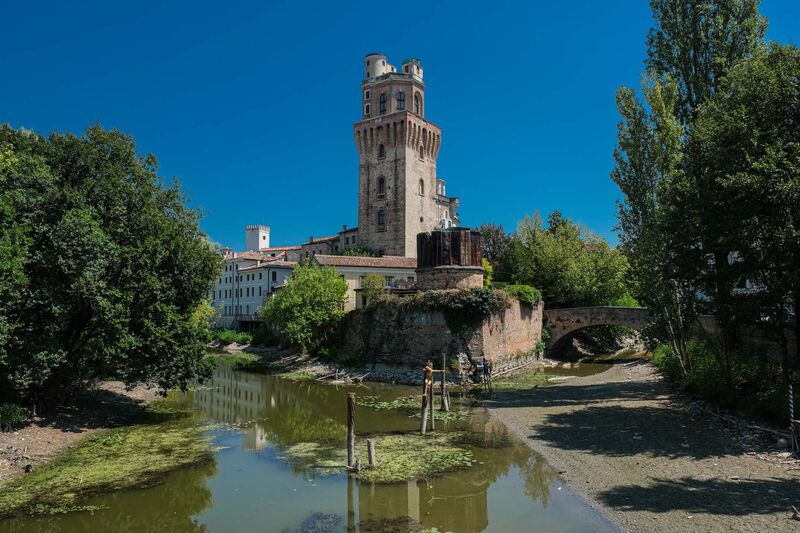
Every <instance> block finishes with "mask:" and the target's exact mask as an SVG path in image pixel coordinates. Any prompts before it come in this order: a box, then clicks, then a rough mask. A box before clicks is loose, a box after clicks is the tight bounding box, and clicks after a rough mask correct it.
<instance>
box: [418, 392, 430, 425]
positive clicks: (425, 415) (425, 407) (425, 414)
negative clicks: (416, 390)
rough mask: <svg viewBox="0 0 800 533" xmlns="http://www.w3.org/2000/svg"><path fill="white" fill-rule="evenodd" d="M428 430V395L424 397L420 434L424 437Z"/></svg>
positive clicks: (425, 394)
mask: <svg viewBox="0 0 800 533" xmlns="http://www.w3.org/2000/svg"><path fill="white" fill-rule="evenodd" d="M427 430H428V393H427V392H426V393H424V394H423V395H422V423H421V424H420V428H419V432H420V433H422V434H423V435H424V434H425V432H426V431H427Z"/></svg>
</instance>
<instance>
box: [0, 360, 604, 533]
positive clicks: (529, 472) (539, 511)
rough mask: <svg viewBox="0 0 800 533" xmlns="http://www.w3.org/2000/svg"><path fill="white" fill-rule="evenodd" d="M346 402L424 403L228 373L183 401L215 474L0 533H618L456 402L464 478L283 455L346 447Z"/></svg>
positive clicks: (387, 423) (449, 427)
mask: <svg viewBox="0 0 800 533" xmlns="http://www.w3.org/2000/svg"><path fill="white" fill-rule="evenodd" d="M348 392H355V393H356V394H357V395H359V396H377V397H378V398H379V399H380V400H384V401H389V400H394V399H397V398H401V397H406V396H409V395H412V394H417V393H418V392H419V391H418V390H417V388H416V387H414V388H412V387H405V386H393V385H384V384H368V385H361V386H334V385H329V384H321V383H317V382H313V381H299V382H296V381H290V380H285V379H281V378H278V377H276V376H271V375H263V374H255V373H250V372H244V371H240V370H235V369H232V368H231V367H229V366H226V365H221V366H220V367H219V368H217V370H216V372H215V373H214V376H213V378H212V380H211V381H210V382H207V383H206V384H205V385H204V386H203V387H201V388H198V389H197V390H194V391H191V392H189V393H187V394H186V396H185V397H183V398H182V400H184V401H187V402H191V404H192V405H193V406H194V409H195V411H196V412H197V420H198V423H202V424H207V425H208V426H209V429H208V432H209V434H210V436H211V437H212V438H213V441H214V443H215V445H216V446H218V447H219V449H218V450H217V451H216V452H215V456H214V461H213V462H212V463H209V464H204V465H199V466H196V467H192V468H188V469H183V470H180V471H177V472H173V473H171V474H168V475H166V476H165V477H164V479H163V481H162V482H161V483H159V484H157V485H156V486H153V487H150V488H144V489H132V490H126V491H122V492H116V493H112V494H108V495H102V496H97V497H94V498H92V499H90V500H89V501H88V502H86V503H87V504H88V505H92V506H95V507H96V509H97V510H95V511H91V512H80V513H71V514H64V515H58V516H50V517H40V518H23V519H15V520H10V521H4V522H2V523H0V531H9V532H12V531H13V532H44V531H48V532H49V531H58V532H65V533H66V532H69V533H72V532H83V531H104V532H138V531H142V532H145V531H146V532H153V531H173V532H200V531H209V532H226V533H227V532H245V531H247V532H250V531H268V532H273V531H274V532H303V533H306V532H309V533H310V532H322V531H332V532H344V531H348V530H350V531H361V532H367V531H397V532H400V531H408V530H414V528H415V527H417V528H418V527H419V525H420V524H421V525H422V526H423V527H424V528H426V529H433V528H436V529H438V531H441V532H445V531H453V532H457V533H470V532H478V531H498V532H514V531H526V532H534V531H548V532H551V531H552V532H557V531H563V532H567V531H568V532H573V533H577V532H584V531H585V532H600V531H616V530H617V529H616V528H615V526H614V525H613V524H611V523H610V522H609V521H608V520H607V519H606V518H604V517H603V516H602V515H601V514H600V513H599V512H598V511H596V510H595V509H593V508H592V507H590V506H589V505H588V504H587V503H586V502H585V501H584V500H583V499H581V498H580V497H578V496H577V495H576V494H575V493H574V492H573V491H572V490H571V489H570V488H569V487H568V486H567V485H565V484H564V483H563V482H562V480H561V479H560V477H559V474H558V472H557V471H556V470H554V469H553V468H552V467H551V466H550V465H549V464H548V463H547V462H546V461H545V460H544V459H543V458H542V457H541V456H539V455H537V454H535V453H534V452H532V451H531V450H530V449H529V448H528V447H527V446H525V445H524V444H522V443H520V442H519V441H518V440H516V439H515V438H514V437H512V436H511V434H510V433H509V432H508V431H507V429H506V428H505V426H504V425H503V424H502V423H500V422H499V421H497V420H496V419H494V418H492V417H490V416H489V414H488V413H487V411H486V409H484V408H483V407H476V406H471V405H470V402H461V401H460V400H459V399H458V398H456V397H454V398H453V404H454V406H453V407H454V409H457V410H460V412H461V413H462V415H463V417H462V419H460V420H451V421H447V422H442V421H437V428H436V429H437V431H454V430H458V431H468V432H470V433H471V434H472V435H473V437H474V438H472V439H470V442H471V444H470V449H471V450H472V452H473V455H474V458H475V459H476V460H477V462H476V463H475V464H474V466H472V467H471V468H468V469H466V470H460V471H455V472H450V473H447V474H445V475H443V476H441V477H438V478H434V479H427V480H425V479H416V480H411V481H408V482H403V483H395V484H373V483H365V482H358V481H355V480H353V479H352V478H349V477H348V476H347V475H346V474H344V473H342V472H341V471H339V470H335V469H334V470H332V469H330V468H327V467H318V466H314V465H312V466H304V465H298V464H297V463H296V462H295V461H292V460H290V459H289V458H287V457H286V455H285V454H284V450H285V449H286V448H287V446H290V445H292V444H294V443H298V442H336V443H337V445H339V444H341V446H342V447H344V439H343V436H344V420H345V412H346V396H347V393H348ZM356 423H357V431H358V433H359V435H363V434H366V433H377V432H413V431H415V430H418V428H419V419H418V418H414V417H409V416H408V415H407V414H403V413H399V412H397V411H391V410H376V409H372V408H369V407H361V406H359V407H358V408H357V410H356ZM378 455H379V459H380V449H379V450H378Z"/></svg>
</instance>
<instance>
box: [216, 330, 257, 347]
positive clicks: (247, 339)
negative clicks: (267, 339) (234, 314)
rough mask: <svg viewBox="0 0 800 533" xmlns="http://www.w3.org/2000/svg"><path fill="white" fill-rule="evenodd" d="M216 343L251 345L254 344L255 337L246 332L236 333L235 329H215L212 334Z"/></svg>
mask: <svg viewBox="0 0 800 533" xmlns="http://www.w3.org/2000/svg"><path fill="white" fill-rule="evenodd" d="M211 335H212V337H213V339H214V340H215V341H219V342H220V344H223V345H228V344H233V343H234V342H235V343H236V344H250V343H251V342H253V335H251V334H250V333H248V332H246V331H236V330H234V329H215V330H213V331H212V333H211Z"/></svg>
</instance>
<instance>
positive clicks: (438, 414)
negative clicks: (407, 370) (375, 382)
mask: <svg viewBox="0 0 800 533" xmlns="http://www.w3.org/2000/svg"><path fill="white" fill-rule="evenodd" d="M356 405H361V406H363V407H369V408H370V409H376V410H378V411H401V412H403V413H405V414H407V415H408V416H411V417H416V418H420V417H421V416H422V413H421V411H420V409H421V406H422V396H405V397H403V398H397V399H395V400H391V401H382V400H381V399H380V398H379V397H378V396H359V397H358V398H357V399H356ZM433 416H434V418H436V420H441V421H443V422H444V421H453V420H463V419H464V418H466V416H465V414H464V413H462V412H461V411H459V410H456V409H452V408H451V409H450V410H449V411H440V410H438V409H434V412H433Z"/></svg>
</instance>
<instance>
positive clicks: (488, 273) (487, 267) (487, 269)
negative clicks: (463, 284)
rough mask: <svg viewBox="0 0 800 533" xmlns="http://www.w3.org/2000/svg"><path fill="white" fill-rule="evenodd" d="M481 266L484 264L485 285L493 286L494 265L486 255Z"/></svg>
mask: <svg viewBox="0 0 800 533" xmlns="http://www.w3.org/2000/svg"><path fill="white" fill-rule="evenodd" d="M481 266H483V286H484V287H491V286H492V279H493V277H494V276H493V274H494V267H493V266H492V264H491V263H490V262H489V260H488V259H486V258H485V257H484V258H483V259H482V260H481Z"/></svg>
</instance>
